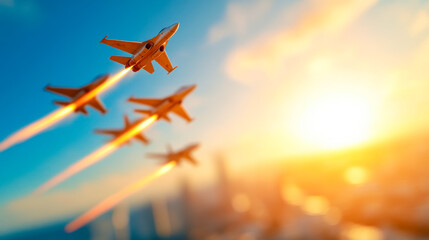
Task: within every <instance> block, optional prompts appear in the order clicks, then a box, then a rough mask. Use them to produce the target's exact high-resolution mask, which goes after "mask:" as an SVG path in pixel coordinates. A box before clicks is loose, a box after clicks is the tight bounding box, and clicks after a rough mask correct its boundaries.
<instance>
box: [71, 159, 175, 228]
mask: <svg viewBox="0 0 429 240" xmlns="http://www.w3.org/2000/svg"><path fill="white" fill-rule="evenodd" d="M175 165H176V162H169V163H167V164H165V165H163V166H162V167H161V168H159V169H158V170H157V171H155V172H154V173H152V174H151V175H149V176H146V177H144V178H142V179H140V180H139V181H137V182H134V183H132V184H130V185H128V186H127V187H125V188H124V189H122V190H121V191H119V192H117V193H115V194H113V195H111V196H110V197H108V198H106V199H105V200H104V201H102V202H101V203H99V204H98V205H96V206H95V207H93V208H91V209H90V210H89V211H87V212H86V213H84V214H83V215H81V216H80V217H78V218H77V219H75V220H74V221H72V222H71V223H69V224H68V225H67V226H66V231H67V232H73V231H75V230H77V229H79V228H81V227H82V226H83V225H86V224H87V223H89V222H90V221H92V220H94V219H95V218H97V217H98V216H100V215H102V214H103V213H105V212H106V211H108V210H110V209H112V208H113V207H114V206H116V205H117V204H118V203H120V202H121V201H122V200H124V199H125V198H127V197H129V196H131V195H133V194H134V193H136V192H138V191H139V190H140V189H142V188H143V187H145V186H146V185H148V184H149V183H150V182H152V181H154V180H156V179H157V178H159V177H161V176H162V175H164V174H166V173H167V172H169V171H171V169H173V167H174V166H175Z"/></svg>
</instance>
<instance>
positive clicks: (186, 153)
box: [147, 143, 199, 165]
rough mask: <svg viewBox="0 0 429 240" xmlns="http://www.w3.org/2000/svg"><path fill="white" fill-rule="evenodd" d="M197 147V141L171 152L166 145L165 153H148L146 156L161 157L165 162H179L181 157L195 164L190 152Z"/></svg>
mask: <svg viewBox="0 0 429 240" xmlns="http://www.w3.org/2000/svg"><path fill="white" fill-rule="evenodd" d="M198 147H199V144H198V143H197V144H192V145H189V146H187V147H185V148H183V149H182V150H179V151H177V152H173V150H172V149H171V147H168V148H167V153H166V154H162V153H148V154H147V157H149V158H157V159H161V160H164V161H165V163H169V162H176V163H177V164H180V162H181V161H182V159H186V160H188V161H189V162H191V163H192V164H194V165H197V161H196V160H195V159H194V158H193V157H192V155H191V153H192V152H193V151H194V150H195V149H197V148H198Z"/></svg>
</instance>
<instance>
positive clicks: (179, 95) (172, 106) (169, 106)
mask: <svg viewBox="0 0 429 240" xmlns="http://www.w3.org/2000/svg"><path fill="white" fill-rule="evenodd" d="M196 87H197V85H192V86H184V87H181V88H180V89H179V90H177V91H176V92H175V93H174V94H172V95H170V96H168V97H165V98H159V99H156V98H134V97H130V98H129V99H128V101H129V102H132V103H137V104H143V105H146V106H150V107H152V109H135V110H134V111H135V112H137V113H143V114H146V115H149V116H150V115H154V114H157V115H158V119H164V120H166V121H167V122H170V121H171V119H170V117H169V116H168V113H169V112H173V113H175V114H176V115H178V116H179V117H181V118H183V119H185V120H186V121H188V122H191V121H192V118H191V117H190V116H189V114H188V113H187V112H186V110H185V109H184V108H183V107H182V102H183V99H184V98H185V97H186V96H187V95H188V94H189V93H191V92H192V91H194V89H195V88H196Z"/></svg>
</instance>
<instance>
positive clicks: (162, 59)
mask: <svg viewBox="0 0 429 240" xmlns="http://www.w3.org/2000/svg"><path fill="white" fill-rule="evenodd" d="M155 61H156V62H157V63H158V64H159V65H161V67H163V68H164V69H165V70H166V71H167V72H168V73H171V72H172V71H173V70H174V69H176V68H177V66H176V67H174V68H173V66H172V65H171V62H170V59H169V58H168V55H167V52H166V51H163V52H162V53H161V55H160V56H159V57H157V58H155Z"/></svg>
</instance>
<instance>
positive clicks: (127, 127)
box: [95, 115, 149, 144]
mask: <svg viewBox="0 0 429 240" xmlns="http://www.w3.org/2000/svg"><path fill="white" fill-rule="evenodd" d="M140 122H141V121H135V122H133V123H131V122H130V120H129V119H128V117H127V116H126V115H124V125H125V126H124V128H123V129H109V130H104V129H103V130H101V129H100V130H95V133H98V134H107V135H113V137H114V138H113V140H112V141H114V140H115V139H117V138H119V137H121V136H122V134H124V133H126V132H128V130H130V129H132V128H134V127H135V126H136V125H138V124H140ZM134 138H135V139H137V140H140V141H141V142H142V143H144V144H148V143H149V140H148V139H147V138H146V137H145V136H144V135H143V134H142V133H138V134H137V135H135V137H134ZM126 143H128V144H129V141H128V142H126Z"/></svg>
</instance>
